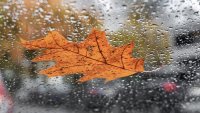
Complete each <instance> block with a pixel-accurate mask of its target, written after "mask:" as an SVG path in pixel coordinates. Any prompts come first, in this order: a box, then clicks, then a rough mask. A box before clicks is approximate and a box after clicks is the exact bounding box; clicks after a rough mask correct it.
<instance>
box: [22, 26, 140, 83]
mask: <svg viewBox="0 0 200 113" xmlns="http://www.w3.org/2000/svg"><path fill="white" fill-rule="evenodd" d="M21 43H22V45H23V46H24V47H25V48H27V49H31V50H32V49H44V52H43V54H42V55H40V56H38V57H36V58H34V59H33V60H32V61H33V62H39V61H51V60H52V61H54V62H55V63H56V64H55V65H54V66H52V67H50V68H47V69H45V70H41V71H40V74H44V75H47V76H49V77H54V76H62V75H66V74H74V73H82V74H84V76H83V77H81V78H80V79H79V81H80V82H85V81H88V80H91V79H94V78H103V79H105V80H106V81H111V80H114V79H117V78H121V77H126V76H129V75H131V74H135V73H138V72H143V71H144V66H143V65H144V60H143V59H139V58H133V57H132V49H133V48H134V45H133V43H131V44H128V45H124V46H121V47H112V46H110V45H109V43H108V41H107V39H106V36H105V32H103V31H99V30H96V29H93V30H92V32H91V33H90V34H89V35H88V37H87V38H86V39H85V40H84V41H82V42H80V43H76V42H69V41H67V40H66V39H65V38H64V37H63V36H62V35H60V34H59V33H58V32H56V31H52V32H50V33H49V34H48V35H47V36H46V37H44V38H42V39H37V40H33V41H25V40H22V41H21Z"/></svg>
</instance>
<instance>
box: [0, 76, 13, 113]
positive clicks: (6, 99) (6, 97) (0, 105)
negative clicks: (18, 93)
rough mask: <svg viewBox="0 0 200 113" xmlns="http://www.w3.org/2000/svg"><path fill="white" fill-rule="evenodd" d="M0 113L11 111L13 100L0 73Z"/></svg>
mask: <svg viewBox="0 0 200 113" xmlns="http://www.w3.org/2000/svg"><path fill="white" fill-rule="evenodd" d="M0 113H13V100H12V98H11V96H10V94H9V93H8V91H7V89H6V87H5V85H4V82H3V78H2V76H1V75H0Z"/></svg>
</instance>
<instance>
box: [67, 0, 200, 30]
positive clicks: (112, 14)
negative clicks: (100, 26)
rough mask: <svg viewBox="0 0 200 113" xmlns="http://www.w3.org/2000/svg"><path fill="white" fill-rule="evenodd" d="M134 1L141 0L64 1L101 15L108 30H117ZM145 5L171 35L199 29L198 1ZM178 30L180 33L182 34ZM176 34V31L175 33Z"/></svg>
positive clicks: (159, 0)
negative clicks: (151, 9) (93, 10)
mask: <svg viewBox="0 0 200 113" xmlns="http://www.w3.org/2000/svg"><path fill="white" fill-rule="evenodd" d="M136 1H140V2H141V1H142V0H65V2H67V3H70V4H71V5H73V6H74V7H75V8H77V9H79V10H80V11H81V9H88V10H91V9H95V10H96V11H97V12H100V13H101V15H103V16H102V17H101V18H103V19H104V26H105V28H107V29H110V30H117V29H119V28H120V25H121V24H122V23H124V22H125V20H126V19H127V14H128V11H130V6H131V5H133V4H134V3H135V2H136ZM143 1H144V3H145V4H150V3H153V4H156V5H154V7H155V6H156V7H155V9H157V11H156V15H155V16H156V17H155V18H154V21H155V22H158V23H162V25H163V26H164V27H165V28H166V29H167V30H170V31H171V32H172V33H174V31H175V30H176V29H178V28H179V29H180V28H184V30H185V29H187V30H188V29H189V30H191V29H199V23H198V22H199V20H200V16H199V11H200V0H143ZM181 30H183V29H180V32H182V31H181ZM176 32H177V31H176Z"/></svg>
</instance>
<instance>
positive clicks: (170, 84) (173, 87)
mask: <svg viewBox="0 0 200 113" xmlns="http://www.w3.org/2000/svg"><path fill="white" fill-rule="evenodd" d="M162 86H163V88H164V90H165V91H166V92H173V91H175V90H176V89H177V87H176V84H175V83H173V82H166V83H164V84H163V85H162Z"/></svg>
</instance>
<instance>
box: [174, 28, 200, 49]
mask: <svg viewBox="0 0 200 113" xmlns="http://www.w3.org/2000/svg"><path fill="white" fill-rule="evenodd" d="M199 42H200V31H192V32H188V33H182V34H179V35H178V36H176V37H175V45H176V46H178V47H183V46H185V45H192V44H194V43H199Z"/></svg>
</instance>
